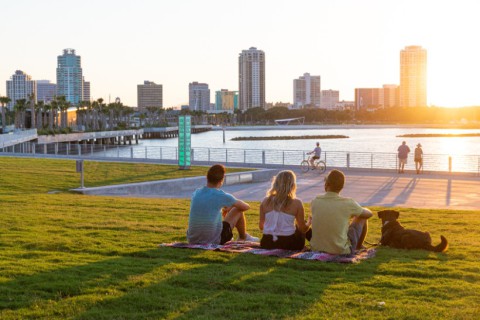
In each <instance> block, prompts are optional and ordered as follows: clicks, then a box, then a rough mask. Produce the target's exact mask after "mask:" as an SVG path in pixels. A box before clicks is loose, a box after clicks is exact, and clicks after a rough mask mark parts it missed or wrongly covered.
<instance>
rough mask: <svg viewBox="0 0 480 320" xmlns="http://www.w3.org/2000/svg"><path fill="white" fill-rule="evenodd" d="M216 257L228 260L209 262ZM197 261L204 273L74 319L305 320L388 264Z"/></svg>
mask: <svg viewBox="0 0 480 320" xmlns="http://www.w3.org/2000/svg"><path fill="white" fill-rule="evenodd" d="M159 250H160V251H161V252H162V253H163V252H166V253H169V252H170V251H171V250H176V251H179V250H180V251H181V250H187V251H192V250H191V249H173V248H160V249H159ZM215 255H221V256H222V257H227V260H225V261H223V262H221V263H218V261H214V260H211V259H213V258H215ZM199 257H204V258H203V261H204V262H207V263H204V265H203V266H202V267H197V268H192V269H188V270H184V271H183V272H181V273H179V274H177V275H175V276H172V277H168V278H166V279H164V280H161V281H158V282H157V283H153V284H151V285H150V286H148V287H144V288H142V289H141V290H137V289H134V290H131V291H129V292H127V293H126V294H125V295H123V296H121V297H119V298H115V299H110V300H108V301H107V300H104V301H102V302H99V303H98V304H97V305H95V306H94V307H92V308H91V309H90V310H88V311H86V312H85V313H83V314H81V315H79V316H78V317H77V318H78V319H92V318H135V319H142V318H152V317H153V318H186V319H189V318H204V319H225V318H228V319H248V318H252V317H253V318H255V319H273V318H285V317H286V318H289V317H295V316H300V315H307V314H310V313H311V310H312V309H311V308H312V307H313V305H315V304H317V303H322V302H321V300H322V296H323V294H324V292H325V290H326V289H328V288H329V287H330V286H331V285H334V284H338V283H341V284H343V285H347V286H349V285H358V284H359V283H362V282H363V281H365V280H367V279H370V278H371V277H373V276H374V275H375V274H376V272H377V268H378V266H379V265H380V264H382V263H386V262H387V259H382V260H379V259H376V258H373V259H370V260H367V261H363V262H362V263H360V264H356V265H352V264H348V265H345V264H338V263H324V262H315V261H301V260H293V259H280V258H274V257H261V256H255V255H250V254H231V253H230V254H229V253H216V252H209V253H206V252H203V253H199V255H198V256H197V257H191V261H192V262H194V261H196V260H197V259H199ZM207 257H210V259H209V258H207ZM205 259H206V260H205ZM309 310H310V311H309Z"/></svg>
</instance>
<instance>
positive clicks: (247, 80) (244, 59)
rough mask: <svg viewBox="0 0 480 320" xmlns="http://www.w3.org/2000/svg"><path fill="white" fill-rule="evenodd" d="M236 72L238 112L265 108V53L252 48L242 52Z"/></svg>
mask: <svg viewBox="0 0 480 320" xmlns="http://www.w3.org/2000/svg"><path fill="white" fill-rule="evenodd" d="M238 71H239V73H238V88H239V100H240V101H239V106H240V110H242V111H244V110H247V109H250V108H255V107H262V108H265V53H264V52H263V51H262V50H257V48H254V47H252V48H250V49H248V50H243V51H242V53H240V56H239V57H238Z"/></svg>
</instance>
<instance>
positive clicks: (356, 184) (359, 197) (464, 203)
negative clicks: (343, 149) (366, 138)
mask: <svg viewBox="0 0 480 320" xmlns="http://www.w3.org/2000/svg"><path fill="white" fill-rule="evenodd" d="M296 174H297V184H298V190H297V197H298V198H300V199H302V200H303V201H304V202H306V203H309V202H310V201H312V199H313V198H314V197H315V196H317V195H319V194H322V193H323V192H324V189H323V185H324V177H325V174H323V175H319V174H318V173H316V172H308V173H306V174H303V173H300V172H298V171H296ZM346 178H347V180H346V186H345V188H344V190H343V191H342V193H341V194H342V195H343V196H345V197H351V198H354V199H355V200H356V201H357V202H358V203H360V204H361V205H363V206H385V207H407V208H432V209H434V208H438V209H465V210H480V178H478V177H465V176H456V175H448V174H444V175H433V174H428V175H426V174H425V175H417V174H415V173H414V172H412V173H405V174H401V175H400V174H397V173H393V172H369V171H362V172H358V171H357V172H346ZM269 187H270V183H269V182H260V183H248V184H237V185H232V186H225V187H223V188H222V189H223V190H224V191H226V192H229V193H232V194H233V195H235V196H236V197H237V198H239V199H242V200H246V201H261V200H262V199H263V197H264V196H265V193H266V191H267V190H268V188H269ZM192 191H193V190H192ZM190 196H191V192H190V191H188V192H183V193H182V194H178V195H177V197H178V198H190Z"/></svg>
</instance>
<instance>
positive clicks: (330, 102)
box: [320, 89, 340, 110]
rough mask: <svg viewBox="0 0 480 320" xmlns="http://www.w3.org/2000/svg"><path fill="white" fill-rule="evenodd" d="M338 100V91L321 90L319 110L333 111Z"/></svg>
mask: <svg viewBox="0 0 480 320" xmlns="http://www.w3.org/2000/svg"><path fill="white" fill-rule="evenodd" d="M339 100H340V92H339V91H338V90H331V89H330V90H322V91H321V97H320V108H322V109H328V110H335V105H336V104H337V103H338V101H339Z"/></svg>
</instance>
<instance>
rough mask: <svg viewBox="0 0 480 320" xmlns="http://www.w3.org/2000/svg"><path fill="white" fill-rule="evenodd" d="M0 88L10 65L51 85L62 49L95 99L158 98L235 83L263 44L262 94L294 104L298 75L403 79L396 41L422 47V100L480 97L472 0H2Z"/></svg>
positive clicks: (177, 98) (347, 84)
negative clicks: (156, 94) (78, 65)
mask: <svg viewBox="0 0 480 320" xmlns="http://www.w3.org/2000/svg"><path fill="white" fill-rule="evenodd" d="M0 2H1V3H0V8H1V9H0V10H1V11H0V12H1V14H0V39H2V41H1V45H0V81H2V82H3V83H4V85H0V95H6V85H5V82H4V81H6V80H8V79H9V78H10V77H11V76H12V74H13V73H14V72H15V70H23V71H24V72H26V73H27V74H29V75H31V76H32V78H33V79H34V80H43V79H47V80H51V81H52V82H56V62H57V56H58V55H61V54H62V50H63V49H65V48H73V49H75V50H76V52H77V54H78V55H80V56H81V57H82V68H83V74H84V76H85V80H86V81H90V82H91V95H92V99H97V98H100V97H102V98H104V100H106V101H107V102H108V101H109V100H110V101H112V102H113V101H114V100H115V98H116V97H120V99H121V101H122V102H123V103H124V104H126V105H129V106H136V104H137V85H138V84H142V83H143V81H144V80H149V81H154V82H156V83H157V84H162V85H163V96H164V107H173V106H179V105H182V104H188V84H189V83H190V82H193V81H199V82H205V83H208V84H209V87H210V91H211V100H212V102H214V97H215V95H214V92H215V91H216V90H220V89H230V90H238V55H239V53H240V52H241V51H242V50H246V49H248V48H250V47H256V48H258V49H260V50H263V51H264V52H265V58H266V100H267V102H279V101H282V102H293V79H295V78H298V77H299V76H301V75H303V74H304V73H305V72H308V73H310V74H312V75H320V76H321V88H322V90H324V89H333V90H339V91H340V99H341V100H353V99H354V89H355V88H368V87H381V86H382V85H383V84H399V81H400V80H399V78H400V74H399V69H400V50H402V49H403V48H404V47H405V46H409V45H420V46H422V47H423V48H425V49H426V50H427V55H428V58H427V59H428V67H427V69H428V80H427V81H428V89H427V94H428V104H429V105H435V106H446V107H458V106H471V105H478V106H480V94H479V91H480V90H479V89H480V81H479V80H478V77H479V75H480V41H479V40H478V39H479V30H480V20H478V12H480V2H478V1H477V0H455V1H446V0H432V1H430V0H413V1H412V0H396V1H390V0H328V1H325V0H292V1H290V0H242V1H231V0H202V1H200V0H170V1H166V0H136V1H131V0H115V1H111V0H83V1H78V0H76V1H71V0H61V1H57V0H42V1H38V0H15V1H7V0H0Z"/></svg>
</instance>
